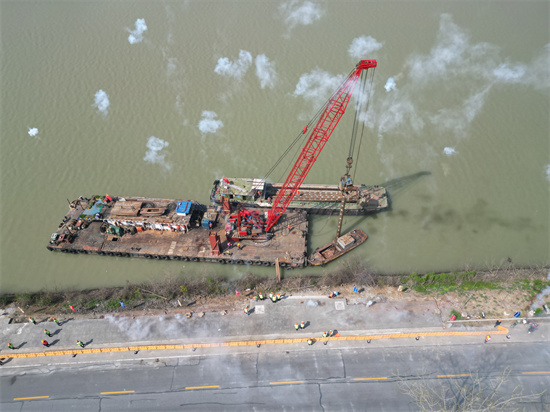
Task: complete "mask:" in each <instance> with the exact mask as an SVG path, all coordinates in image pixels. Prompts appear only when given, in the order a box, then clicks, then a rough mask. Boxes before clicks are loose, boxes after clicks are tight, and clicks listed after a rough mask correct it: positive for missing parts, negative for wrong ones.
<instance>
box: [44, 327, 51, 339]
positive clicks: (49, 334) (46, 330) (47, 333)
mask: <svg viewBox="0 0 550 412" xmlns="http://www.w3.org/2000/svg"><path fill="white" fill-rule="evenodd" d="M44 333H45V334H46V335H48V336H49V337H50V338H51V337H52V334H51V333H50V331H49V330H48V329H44Z"/></svg>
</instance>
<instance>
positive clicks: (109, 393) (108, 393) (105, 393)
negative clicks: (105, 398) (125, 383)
mask: <svg viewBox="0 0 550 412" xmlns="http://www.w3.org/2000/svg"><path fill="white" fill-rule="evenodd" d="M115 393H135V391H116V392H101V393H100V395H113V394H115Z"/></svg>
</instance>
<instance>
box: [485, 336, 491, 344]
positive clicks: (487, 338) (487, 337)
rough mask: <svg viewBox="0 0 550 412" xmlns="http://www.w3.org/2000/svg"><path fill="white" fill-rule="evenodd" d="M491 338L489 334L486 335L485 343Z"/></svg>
mask: <svg viewBox="0 0 550 412" xmlns="http://www.w3.org/2000/svg"><path fill="white" fill-rule="evenodd" d="M490 340H491V337H490V336H489V335H487V336H486V337H485V343H487V342H489V341H490Z"/></svg>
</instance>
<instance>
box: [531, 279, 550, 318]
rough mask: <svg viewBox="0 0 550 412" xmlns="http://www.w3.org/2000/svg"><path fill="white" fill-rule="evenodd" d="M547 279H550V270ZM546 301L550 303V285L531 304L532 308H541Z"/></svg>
mask: <svg viewBox="0 0 550 412" xmlns="http://www.w3.org/2000/svg"><path fill="white" fill-rule="evenodd" d="M547 279H548V280H550V272H548V276H547ZM545 303H550V286H546V287H545V288H544V289H543V290H542V291H541V292H540V293H539V294H538V295H537V296H536V297H535V301H534V302H533V303H532V304H531V310H535V309H537V308H540V307H541V306H542V305H544V304H545Z"/></svg>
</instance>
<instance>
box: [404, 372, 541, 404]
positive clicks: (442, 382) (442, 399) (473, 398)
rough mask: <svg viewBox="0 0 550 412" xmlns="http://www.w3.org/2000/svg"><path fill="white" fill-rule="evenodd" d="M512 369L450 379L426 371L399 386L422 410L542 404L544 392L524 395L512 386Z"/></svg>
mask: <svg viewBox="0 0 550 412" xmlns="http://www.w3.org/2000/svg"><path fill="white" fill-rule="evenodd" d="M510 372H511V369H509V368H507V369H505V370H504V371H502V372H500V373H499V374H497V375H487V376H484V375H480V374H479V373H471V374H469V375H467V376H465V377H460V378H456V377H452V378H447V379H441V378H438V379H437V380H435V381H434V379H433V377H431V376H429V375H428V374H423V375H421V376H419V377H414V378H412V379H411V378H410V377H408V378H401V377H400V378H399V389H400V390H401V392H402V393H404V394H405V395H408V396H410V397H411V398H412V400H413V402H414V403H415V405H416V406H417V407H418V409H419V410H420V411H497V410H498V411H521V410H533V406H534V405H533V403H538V404H541V402H542V395H543V394H544V392H541V393H537V394H531V395H524V394H523V388H522V387H521V386H520V385H517V386H515V387H513V388H512V389H511V390H510V389H509V388H510V386H511V379H509V376H510Z"/></svg>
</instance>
